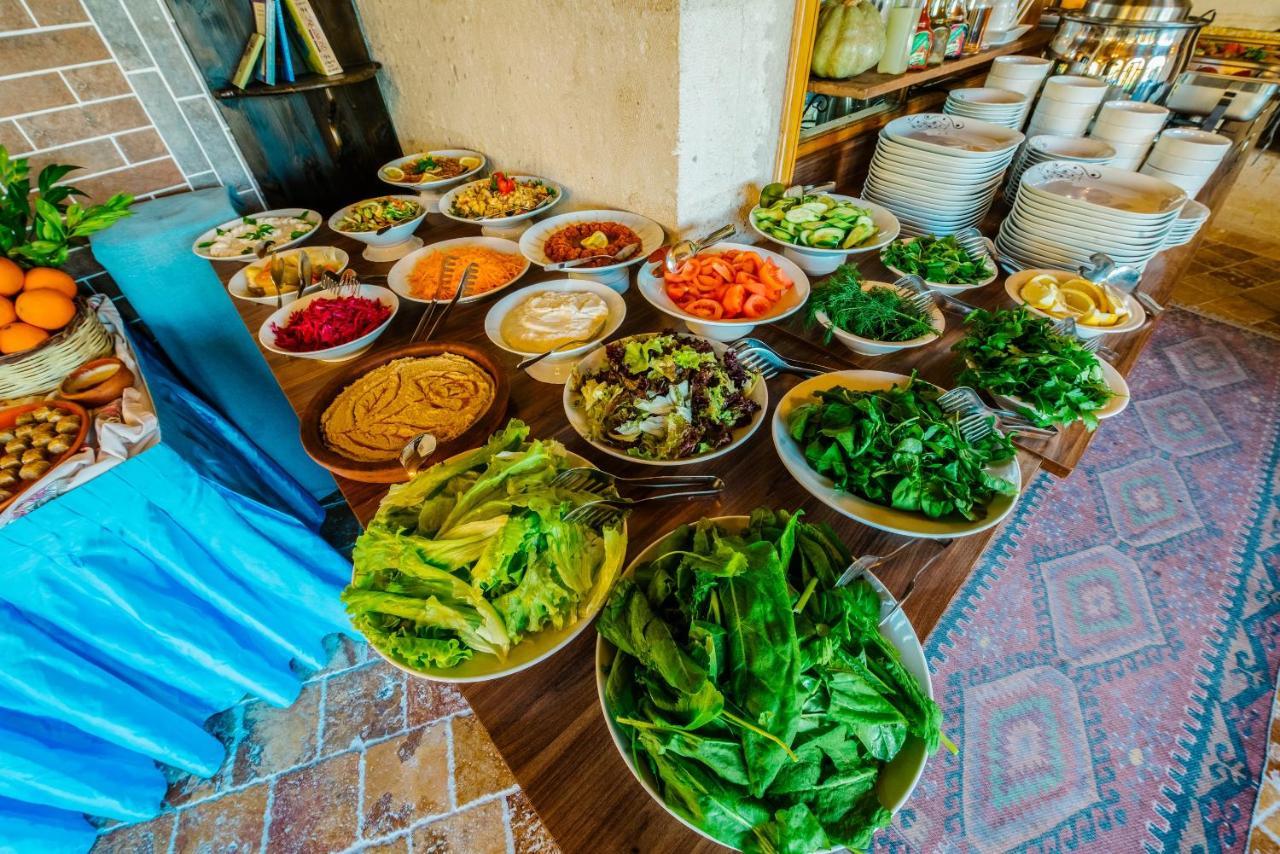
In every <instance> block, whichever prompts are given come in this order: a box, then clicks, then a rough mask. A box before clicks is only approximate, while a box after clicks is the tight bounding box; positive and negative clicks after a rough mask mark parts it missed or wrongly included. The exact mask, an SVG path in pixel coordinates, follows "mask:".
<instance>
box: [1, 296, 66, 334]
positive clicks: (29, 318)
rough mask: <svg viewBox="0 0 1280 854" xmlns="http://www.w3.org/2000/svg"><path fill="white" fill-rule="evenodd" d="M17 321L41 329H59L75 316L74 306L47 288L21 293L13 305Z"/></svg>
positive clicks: (64, 297)
mask: <svg viewBox="0 0 1280 854" xmlns="http://www.w3.org/2000/svg"><path fill="white" fill-rule="evenodd" d="M13 307H14V309H15V310H16V311H17V312H18V319H19V320H22V321H24V322H26V323H30V324H31V325H32V326H39V327H40V328H41V329H48V330H50V331H52V330H54V329H61V328H62V327H64V326H66V325H67V324H68V323H70V322H71V318H73V317H75V316H76V304H75V303H74V302H72V301H71V300H70V299H69V298H67V296H66V295H65V294H61V293H59V292H57V291H55V290H51V289H49V288H36V289H35V290H34V291H23V292H22V293H20V294H18V299H17V300H16V301H15V302H14V304H13Z"/></svg>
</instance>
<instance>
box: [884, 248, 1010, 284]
mask: <svg viewBox="0 0 1280 854" xmlns="http://www.w3.org/2000/svg"><path fill="white" fill-rule="evenodd" d="M916 239H917V238H914V237H911V238H907V239H905V240H899V241H897V242H898V243H911V242H912V241H914V240H916ZM983 240H984V241H985V242H986V244H987V250H988V251H987V263H988V264H990V265H991V275H990V276H987V277H986V278H985V279H983V280H982V281H981V282H975V283H974V284H971V285H957V284H952V283H949V282H930V281H928V280H926V281H925V284H926V285H927V286H928V287H929V288H931V289H933V290H935V291H938V292H939V293H944V294H962V293H966V292H967V291H974V290H977V289H978V288H985V287H986V286H987V285H989V284H991V283H992V282H994V281H995V280H996V279H998V278H1000V265H999V263H997V260H996V257H995V255H994V254H993V253H994V249H995V246H994V245H992V244H991V241H990V240H989V239H988V238H985V237H984V238H983ZM880 263H881V264H884V266H885V269H886V270H888V271H889V272H891V273H893V274H894V275H896V276H898V277H899V278H902V277H903V276H906V275H908V274H907V273H904V272H902V271H901V270H899V269H898V268H897V267H894V266H893V265H892V264H890V263H889V262H888V261H885V260H884V253H883V252H882V253H881V255H880Z"/></svg>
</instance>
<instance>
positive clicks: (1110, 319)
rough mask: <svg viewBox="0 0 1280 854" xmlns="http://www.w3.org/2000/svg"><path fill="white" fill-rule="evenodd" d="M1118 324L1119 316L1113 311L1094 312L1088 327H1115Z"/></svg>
mask: <svg viewBox="0 0 1280 854" xmlns="http://www.w3.org/2000/svg"><path fill="white" fill-rule="evenodd" d="M1119 322H1120V315H1118V314H1116V313H1115V312H1114V311H1095V312H1094V313H1093V314H1092V315H1091V316H1090V317H1089V320H1088V325H1089V326H1115V325H1116V324H1117V323H1119Z"/></svg>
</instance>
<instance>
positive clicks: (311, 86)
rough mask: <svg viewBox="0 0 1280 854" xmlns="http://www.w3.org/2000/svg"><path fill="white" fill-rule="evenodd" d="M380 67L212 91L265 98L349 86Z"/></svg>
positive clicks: (373, 64) (375, 64) (224, 97)
mask: <svg viewBox="0 0 1280 854" xmlns="http://www.w3.org/2000/svg"><path fill="white" fill-rule="evenodd" d="M381 67H382V63H380V62H366V63H362V64H360V65H353V66H351V67H350V68H347V69H344V70H343V72H342V73H341V74H334V75H332V76H325V75H323V74H307V75H305V76H302V77H299V78H298V79H297V80H295V81H294V82H292V83H277V84H276V85H274V86H266V85H264V84H262V83H254V84H253V85H252V86H250V87H249V88H248V89H237V88H236V87H234V86H227V87H226V88H223V89H218V90H217V91H215V92H214V93H213V96H214V97H215V98H219V99H221V100H224V101H226V100H229V99H231V98H266V97H270V96H272V95H293V94H296V93H298V92H312V91H314V90H316V89H332V88H334V87H335V86H350V85H351V84H352V83H363V82H364V81H366V80H370V79H372V78H373V75H375V74H377V73H378V69H379V68H381Z"/></svg>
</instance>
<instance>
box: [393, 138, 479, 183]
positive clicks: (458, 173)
mask: <svg viewBox="0 0 1280 854" xmlns="http://www.w3.org/2000/svg"><path fill="white" fill-rule="evenodd" d="M486 162H487V161H486V160H485V156H484V155H483V154H481V153H480V152H478V151H472V150H471V149H468V148H446V149H439V150H437V151H420V152H418V153H417V154H407V155H405V156H404V157H397V158H396V159H395V160H392V161H390V162H389V163H386V164H384V165H383V166H382V168H380V169H379V170H378V177H379V178H381V179H382V180H383V181H385V182H386V183H388V184H390V185H391V186H393V187H400V188H401V189H405V190H443V189H445V188H447V187H452V186H454V185H456V184H460V183H462V182H463V181H465V180H467V179H468V178H470V177H472V176H473V175H475V174H476V173H477V172H479V171H480V170H481V169H483V168H484V166H485V163H486Z"/></svg>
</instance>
